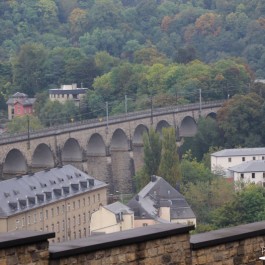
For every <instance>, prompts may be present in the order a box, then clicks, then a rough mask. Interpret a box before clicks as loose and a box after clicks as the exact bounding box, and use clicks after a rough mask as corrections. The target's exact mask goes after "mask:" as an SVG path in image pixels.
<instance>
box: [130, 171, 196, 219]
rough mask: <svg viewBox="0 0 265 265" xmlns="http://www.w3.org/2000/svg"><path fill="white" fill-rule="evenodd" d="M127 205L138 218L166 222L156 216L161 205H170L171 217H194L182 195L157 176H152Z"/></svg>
mask: <svg viewBox="0 0 265 265" xmlns="http://www.w3.org/2000/svg"><path fill="white" fill-rule="evenodd" d="M127 206H129V207H130V208H131V209H132V210H133V211H134V216H135V217H136V218H139V219H150V218H151V219H155V220H157V221H159V222H163V223H165V222H167V221H166V220H163V219H161V218H160V217H159V216H158V213H159V208H160V207H162V206H169V207H170V215H171V219H189V218H196V217H195V214H194V213H193V211H192V209H191V208H190V206H189V205H188V203H187V201H186V200H185V198H184V196H183V195H181V194H180V193H179V192H178V191H177V190H176V189H174V188H173V187H172V186H171V185H170V184H169V183H168V182H167V181H165V180H164V179H163V178H161V177H158V176H152V181H150V182H149V183H148V184H147V185H146V186H145V187H144V188H143V189H142V190H141V191H140V192H139V193H138V194H137V195H136V196H134V197H133V199H131V200H130V201H129V202H128V204H127Z"/></svg>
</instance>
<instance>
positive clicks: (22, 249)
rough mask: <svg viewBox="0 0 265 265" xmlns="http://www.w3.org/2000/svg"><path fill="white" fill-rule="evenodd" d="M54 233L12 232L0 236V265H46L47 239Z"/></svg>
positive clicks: (47, 259) (47, 262)
mask: <svg viewBox="0 0 265 265" xmlns="http://www.w3.org/2000/svg"><path fill="white" fill-rule="evenodd" d="M54 235H55V234H54V233H40V232H32V231H25V232H15V233H14V232H12V233H1V234H0V264H1V265H24V264H25V265H26V264H31V265H48V264H49V243H48V240H47V239H48V238H52V237H54Z"/></svg>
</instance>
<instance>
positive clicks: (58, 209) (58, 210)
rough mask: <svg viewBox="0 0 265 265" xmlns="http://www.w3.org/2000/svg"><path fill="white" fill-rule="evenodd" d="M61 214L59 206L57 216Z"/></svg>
mask: <svg viewBox="0 0 265 265" xmlns="http://www.w3.org/2000/svg"><path fill="white" fill-rule="evenodd" d="M59 214H60V207H59V206H57V215H59Z"/></svg>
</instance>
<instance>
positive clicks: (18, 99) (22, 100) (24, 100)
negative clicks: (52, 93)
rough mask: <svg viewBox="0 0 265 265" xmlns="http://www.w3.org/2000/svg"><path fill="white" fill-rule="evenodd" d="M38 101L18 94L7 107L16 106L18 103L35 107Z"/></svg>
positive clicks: (13, 96) (9, 100)
mask: <svg viewBox="0 0 265 265" xmlns="http://www.w3.org/2000/svg"><path fill="white" fill-rule="evenodd" d="M35 101H36V98H29V97H28V95H27V94H25V93H20V92H16V93H15V94H14V95H12V96H11V97H10V98H9V99H8V100H7V102H6V104H7V105H13V104H16V102H19V103H20V104H21V105H23V106H26V105H33V104H34V102H35Z"/></svg>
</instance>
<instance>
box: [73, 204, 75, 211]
mask: <svg viewBox="0 0 265 265" xmlns="http://www.w3.org/2000/svg"><path fill="white" fill-rule="evenodd" d="M74 209H75V202H73V210H74Z"/></svg>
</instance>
